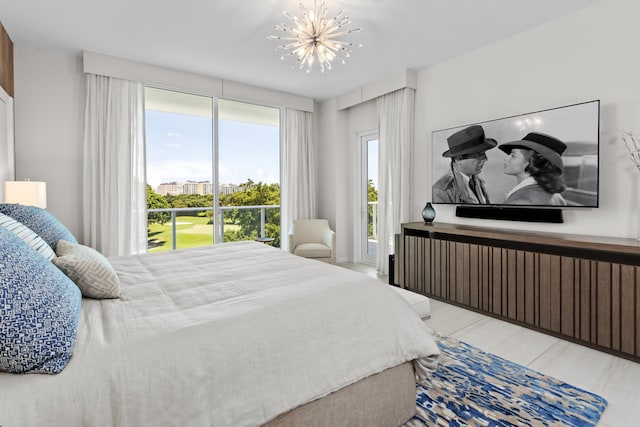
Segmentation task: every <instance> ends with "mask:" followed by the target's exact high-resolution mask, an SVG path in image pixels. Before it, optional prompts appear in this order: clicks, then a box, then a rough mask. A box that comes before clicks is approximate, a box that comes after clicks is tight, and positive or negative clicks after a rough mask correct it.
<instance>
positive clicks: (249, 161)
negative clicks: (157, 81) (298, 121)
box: [145, 87, 280, 252]
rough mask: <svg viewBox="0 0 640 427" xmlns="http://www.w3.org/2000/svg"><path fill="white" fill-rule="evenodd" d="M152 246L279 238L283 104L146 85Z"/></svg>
mask: <svg viewBox="0 0 640 427" xmlns="http://www.w3.org/2000/svg"><path fill="white" fill-rule="evenodd" d="M145 110H146V111H145V119H146V123H145V126H146V166H147V207H148V210H149V213H148V247H149V251H150V252H155V251H162V250H171V249H182V248H189V247H196V246H204V245H210V244H212V243H218V242H228V241H237V240H253V239H257V238H259V237H271V238H273V240H272V241H270V243H271V244H274V245H278V246H279V243H280V163H279V158H280V126H279V124H280V110H279V109H278V108H272V107H264V106H258V105H253V104H247V103H242V102H236V101H228V100H222V99H216V98H212V97H206V96H199V95H192V94H186V93H181V92H175V91H168V90H164V89H157V88H149V87H147V88H146V89H145Z"/></svg>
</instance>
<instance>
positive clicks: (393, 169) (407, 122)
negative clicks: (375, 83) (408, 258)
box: [377, 88, 415, 274]
mask: <svg viewBox="0 0 640 427" xmlns="http://www.w3.org/2000/svg"><path fill="white" fill-rule="evenodd" d="M414 98H415V90H414V89H409V88H404V89H400V90H397V91H395V92H392V93H389V94H387V95H383V96H381V97H379V98H378V129H379V159H378V180H379V185H380V189H379V192H378V205H379V207H378V208H379V210H378V260H377V267H378V273H380V274H389V254H390V253H391V251H392V250H393V237H394V234H396V233H400V224H402V223H403V222H407V221H409V220H410V218H411V200H410V197H411V193H412V175H411V169H412V168H411V158H412V156H413V122H414Z"/></svg>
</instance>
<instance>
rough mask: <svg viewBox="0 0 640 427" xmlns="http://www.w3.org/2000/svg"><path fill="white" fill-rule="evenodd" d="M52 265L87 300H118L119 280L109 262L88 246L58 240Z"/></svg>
mask: <svg viewBox="0 0 640 427" xmlns="http://www.w3.org/2000/svg"><path fill="white" fill-rule="evenodd" d="M56 255H58V257H57V258H55V259H54V260H53V263H54V264H55V265H56V266H57V267H58V268H59V269H60V270H62V271H63V272H64V274H66V275H67V276H68V277H69V278H70V279H71V280H73V282H74V283H75V284H76V285H78V287H79V288H80V291H82V295H83V296H85V297H89V298H97V299H103V298H118V297H119V296H120V279H119V278H118V274H117V273H116V272H115V270H114V269H113V267H112V266H111V264H110V263H109V261H108V260H107V259H106V258H105V257H104V255H102V254H101V253H100V252H98V251H96V250H95V249H93V248H90V247H88V246H84V245H80V244H76V243H71V242H67V241H66V240H59V241H58V245H57V246H56Z"/></svg>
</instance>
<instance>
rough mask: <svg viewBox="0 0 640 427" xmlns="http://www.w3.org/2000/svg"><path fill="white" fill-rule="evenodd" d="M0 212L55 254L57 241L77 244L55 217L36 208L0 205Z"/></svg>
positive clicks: (8, 204)
mask: <svg viewBox="0 0 640 427" xmlns="http://www.w3.org/2000/svg"><path fill="white" fill-rule="evenodd" d="M0 212H1V213H3V214H5V215H7V216H10V217H11V218H13V219H15V220H16V221H18V222H21V223H22V224H24V225H26V226H27V227H29V228H30V229H32V230H33V231H35V232H36V234H37V235H38V236H40V237H41V238H42V240H44V241H45V242H47V244H48V245H49V246H51V249H53V251H54V252H55V250H56V245H57V244H58V240H66V241H67V242H71V243H78V241H77V240H76V238H75V237H73V234H71V232H70V231H69V230H68V229H67V227H65V226H64V225H63V224H62V223H61V222H60V221H59V220H58V218H56V217H55V216H53V215H51V214H50V213H49V212H47V211H46V210H44V209H42V208H38V207H36V206H25V205H20V204H13V203H2V204H0Z"/></svg>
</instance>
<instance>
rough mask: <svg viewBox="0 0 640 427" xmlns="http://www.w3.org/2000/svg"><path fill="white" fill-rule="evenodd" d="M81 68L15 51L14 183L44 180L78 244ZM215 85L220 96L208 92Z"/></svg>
mask: <svg viewBox="0 0 640 427" xmlns="http://www.w3.org/2000/svg"><path fill="white" fill-rule="evenodd" d="M88 57H90V58H91V59H92V62H91V64H89V65H91V66H92V67H93V68H92V69H91V70H90V71H96V69H100V67H104V69H105V70H106V71H108V72H109V73H112V74H113V73H117V72H122V73H125V74H126V73H127V72H137V73H139V74H140V75H141V76H144V77H145V78H147V79H149V82H150V83H154V84H160V83H163V84H168V83H167V82H169V81H170V80H172V79H173V80H174V81H175V84H174V86H172V87H173V88H180V87H181V86H182V85H185V84H186V83H185V82H191V84H192V86H191V87H189V89H190V90H192V91H195V92H198V93H206V94H210V95H223V96H225V98H227V99H239V100H243V101H249V102H261V101H264V102H266V100H269V105H275V106H286V107H289V108H297V109H302V110H305V111H313V106H314V103H313V100H312V99H310V98H306V97H301V96H296V95H291V94H287V93H282V92H278V91H273V90H269V89H264V88H258V87H254V86H247V85H243V84H241V83H237V82H230V81H222V80H218V79H215V78H212V77H206V76H199V75H194V74H190V73H185V72H181V71H177V70H170V69H166V68H161V67H155V66H151V65H147V64H141V63H135V62H132V61H125V60H119V59H118V58H113V57H105V56H103V55H97V54H89V55H88ZM84 65H86V64H84V63H83V59H82V57H81V56H77V55H75V54H70V53H67V52H63V51H54V50H47V49H33V48H27V47H21V46H15V47H14V67H15V68H14V71H15V82H14V84H15V97H14V98H15V152H16V168H15V171H16V178H17V179H19V180H21V179H24V178H29V179H31V180H34V181H35V180H38V181H46V182H47V210H49V211H50V212H51V213H52V214H53V215H55V216H56V217H57V218H59V219H60V220H61V221H62V222H63V223H64V224H65V225H66V226H67V227H68V228H69V230H70V231H71V232H72V233H73V234H74V235H75V236H76V237H77V238H78V240H80V241H81V242H82V241H83V236H82V196H81V193H82V152H83V126H84V102H85V100H84V97H85V80H84V72H85V71H84V69H83V66H84ZM106 71H105V73H106ZM216 81H219V82H220V87H221V89H220V93H217V92H216V91H215V90H214V89H211V90H208V89H207V88H208V87H209V86H211V85H213V86H215V84H214V83H215V82H216ZM159 82H160V83H159Z"/></svg>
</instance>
